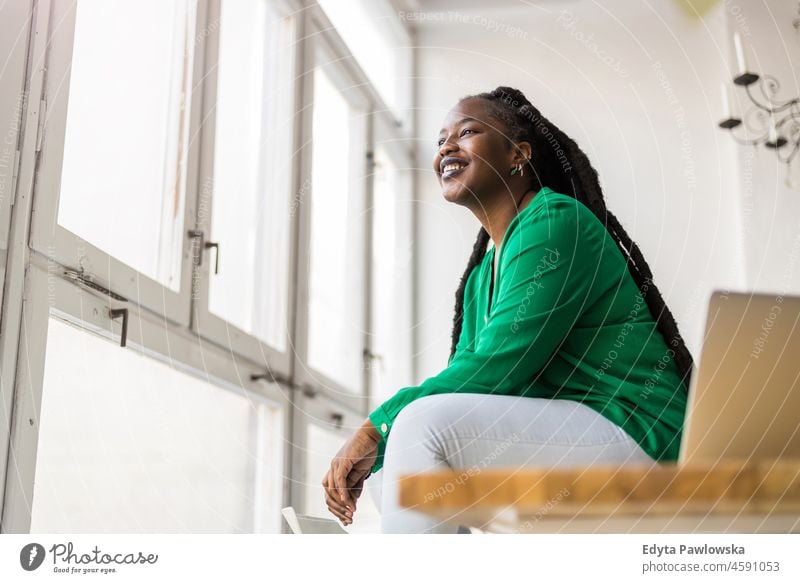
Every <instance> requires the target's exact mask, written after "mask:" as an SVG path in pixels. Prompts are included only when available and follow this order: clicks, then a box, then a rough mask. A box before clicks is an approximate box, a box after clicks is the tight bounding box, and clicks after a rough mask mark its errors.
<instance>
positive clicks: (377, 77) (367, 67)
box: [319, 0, 411, 116]
mask: <svg viewBox="0 0 800 583" xmlns="http://www.w3.org/2000/svg"><path fill="white" fill-rule="evenodd" d="M319 4H320V6H322V8H323V9H324V10H325V13H326V14H327V15H328V18H329V19H330V21H331V24H333V26H334V27H336V31H337V32H338V33H339V35H340V36H341V37H342V39H343V40H344V42H345V43H346V44H347V47H348V48H349V49H350V52H351V53H353V56H354V57H355V59H356V60H357V61H358V64H359V65H360V66H361V68H362V69H363V70H364V73H365V74H366V75H367V76H368V77H369V78H370V80H371V81H372V83H373V84H374V85H375V88H376V89H377V90H378V92H379V93H380V94H381V97H382V98H383V100H384V101H385V102H386V105H388V106H389V107H390V108H392V109H393V110H395V113H397V114H400V116H405V115H406V114H407V112H406V111H405V109H406V108H407V107H408V106H409V105H410V104H409V103H408V101H409V98H410V91H411V48H410V46H411V43H410V39H409V37H408V33H407V32H406V31H405V30H404V29H403V27H402V26H401V25H400V22H399V19H398V17H397V11H396V10H395V9H394V8H393V7H392V4H391V3H390V2H388V1H387V0H319Z"/></svg>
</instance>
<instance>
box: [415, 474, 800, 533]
mask: <svg viewBox="0 0 800 583" xmlns="http://www.w3.org/2000/svg"><path fill="white" fill-rule="evenodd" d="M400 504H401V505H403V506H406V507H413V508H415V509H417V510H419V511H421V512H425V513H428V514H430V515H432V516H435V517H437V518H440V519H442V520H450V521H452V522H453V523H457V524H462V525H465V526H473V527H478V528H481V529H482V530H485V531H489V532H510V533H515V532H519V533H523V532H530V533H561V532H563V533H600V532H604V533H645V532H647V533H694V532H697V533H732V532H739V533H762V532H763V533H789V532H795V533H797V532H800V459H788V460H787V459H782V460H767V461H764V460H762V461H755V462H743V461H742V462H739V461H730V460H728V461H722V462H717V463H713V464H711V463H709V464H706V465H698V464H693V465H690V466H685V465H679V464H676V463H665V464H656V465H646V466H645V465H634V464H626V465H621V466H619V465H618V466H600V465H593V466H590V467H584V468H509V469H498V468H486V469H480V468H477V467H475V468H471V469H465V470H463V471H458V470H453V471H445V472H435V473H428V474H418V475H412V476H404V477H402V478H401V479H400Z"/></svg>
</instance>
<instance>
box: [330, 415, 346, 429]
mask: <svg viewBox="0 0 800 583" xmlns="http://www.w3.org/2000/svg"><path fill="white" fill-rule="evenodd" d="M343 422H344V415H342V414H341V413H331V423H333V425H334V426H335V427H336V429H341V428H342V423H343Z"/></svg>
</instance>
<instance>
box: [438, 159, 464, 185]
mask: <svg viewBox="0 0 800 583" xmlns="http://www.w3.org/2000/svg"><path fill="white" fill-rule="evenodd" d="M467 166H469V162H467V161H466V160H464V159H462V158H456V157H455V156H445V157H444V158H442V162H441V164H440V165H439V167H440V168H441V172H442V180H446V179H448V178H452V177H453V176H456V175H458V174H461V172H463V171H464V169H465V168H466V167H467Z"/></svg>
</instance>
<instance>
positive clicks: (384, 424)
mask: <svg viewBox="0 0 800 583" xmlns="http://www.w3.org/2000/svg"><path fill="white" fill-rule="evenodd" d="M388 430H389V426H388V425H386V423H381V433H386V432H387V431H388Z"/></svg>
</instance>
